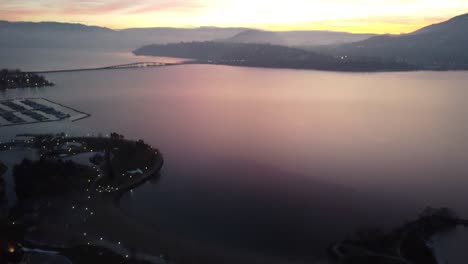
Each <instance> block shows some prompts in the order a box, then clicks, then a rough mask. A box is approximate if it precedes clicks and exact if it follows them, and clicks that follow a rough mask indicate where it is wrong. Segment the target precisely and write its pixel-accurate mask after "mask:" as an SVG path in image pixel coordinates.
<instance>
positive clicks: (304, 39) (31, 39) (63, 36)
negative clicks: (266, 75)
mask: <svg viewBox="0 0 468 264" xmlns="http://www.w3.org/2000/svg"><path fill="white" fill-rule="evenodd" d="M0 36H2V37H1V38H0V47H25V48H26V47H27V48H38V47H49V48H106V49H127V50H133V49H135V48H137V47H140V46H143V45H147V44H153V43H154V44H163V43H172V42H181V41H211V40H216V41H220V42H235V43H260V44H265V43H268V44H276V45H288V46H314V45H328V44H341V43H348V42H352V41H359V40H363V39H366V38H369V37H371V36H374V35H371V34H350V33H342V32H328V31H283V32H270V31H262V30H255V29H248V28H218V27H200V28H163V27H161V28H159V27H156V28H129V29H122V30H112V29H109V28H105V27H97V26H86V25H82V24H70V23H56V22H39V23H33V22H7V21H0Z"/></svg>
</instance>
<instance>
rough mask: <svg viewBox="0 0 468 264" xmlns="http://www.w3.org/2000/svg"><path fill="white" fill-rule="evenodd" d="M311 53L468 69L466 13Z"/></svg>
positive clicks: (442, 68)
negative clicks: (396, 34) (410, 31)
mask: <svg viewBox="0 0 468 264" xmlns="http://www.w3.org/2000/svg"><path fill="white" fill-rule="evenodd" d="M311 50H313V51H316V52H320V53H326V54H330V55H334V56H365V57H381V58H387V59H394V60H397V61H402V62H408V63H411V64H415V65H419V66H421V67H423V68H425V69H435V70H438V69H440V70H448V69H468V14H465V15H461V16H457V17H454V18H452V19H450V20H448V21H446V22H442V23H439V24H434V25H430V26H428V27H424V28H422V29H420V30H417V31H415V32H413V33H410V34H405V35H398V36H391V35H384V36H375V37H371V38H369V39H366V40H363V41H358V42H353V43H347V44H342V45H331V46H323V47H319V48H317V47H315V48H312V49H311Z"/></svg>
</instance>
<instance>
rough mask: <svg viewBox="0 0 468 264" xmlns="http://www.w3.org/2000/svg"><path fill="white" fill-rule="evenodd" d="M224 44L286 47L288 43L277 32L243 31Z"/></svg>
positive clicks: (226, 40)
mask: <svg viewBox="0 0 468 264" xmlns="http://www.w3.org/2000/svg"><path fill="white" fill-rule="evenodd" d="M222 42H233V43H257V44H272V45H285V44H286V41H285V40H284V39H283V38H282V37H281V36H280V35H279V34H278V33H276V32H270V31H263V30H254V29H250V30H246V31H242V32H240V33H239V34H236V35H235V36H232V37H230V38H227V39H223V40H222Z"/></svg>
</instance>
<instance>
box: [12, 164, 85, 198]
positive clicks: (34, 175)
mask: <svg viewBox="0 0 468 264" xmlns="http://www.w3.org/2000/svg"><path fill="white" fill-rule="evenodd" d="M90 172H91V170H90V169H87V168H84V167H82V166H79V165H77V164H75V163H74V162H72V161H65V162H64V161H62V160H46V159H41V160H39V161H31V160H27V159H25V160H23V162H21V163H20V164H18V165H15V167H14V168H13V176H14V179H15V191H16V195H17V196H18V199H19V200H20V201H21V200H23V199H26V198H34V199H35V198H38V197H48V196H57V195H61V194H65V193H69V192H71V191H76V190H77V187H82V186H86V185H87V177H86V176H90V175H92V174H91V173H90Z"/></svg>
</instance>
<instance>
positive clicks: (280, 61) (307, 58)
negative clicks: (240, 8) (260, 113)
mask: <svg viewBox="0 0 468 264" xmlns="http://www.w3.org/2000/svg"><path fill="white" fill-rule="evenodd" d="M134 53H135V54H136V55H150V56H168V57H180V58H190V59H196V60H197V61H196V62H198V63H212V64H224V65H238V66H252V67H266V68H292V69H315V70H329V71H408V70H416V67H415V66H413V65H410V64H407V63H404V62H396V61H394V60H384V59H376V58H365V57H333V56H329V55H321V54H318V53H314V52H309V51H305V50H302V49H297V48H291V47H285V46H278V45H269V44H247V43H221V42H211V41H206V42H180V43H173V44H155V45H148V46H144V47H142V48H139V49H137V50H135V51H134Z"/></svg>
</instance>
